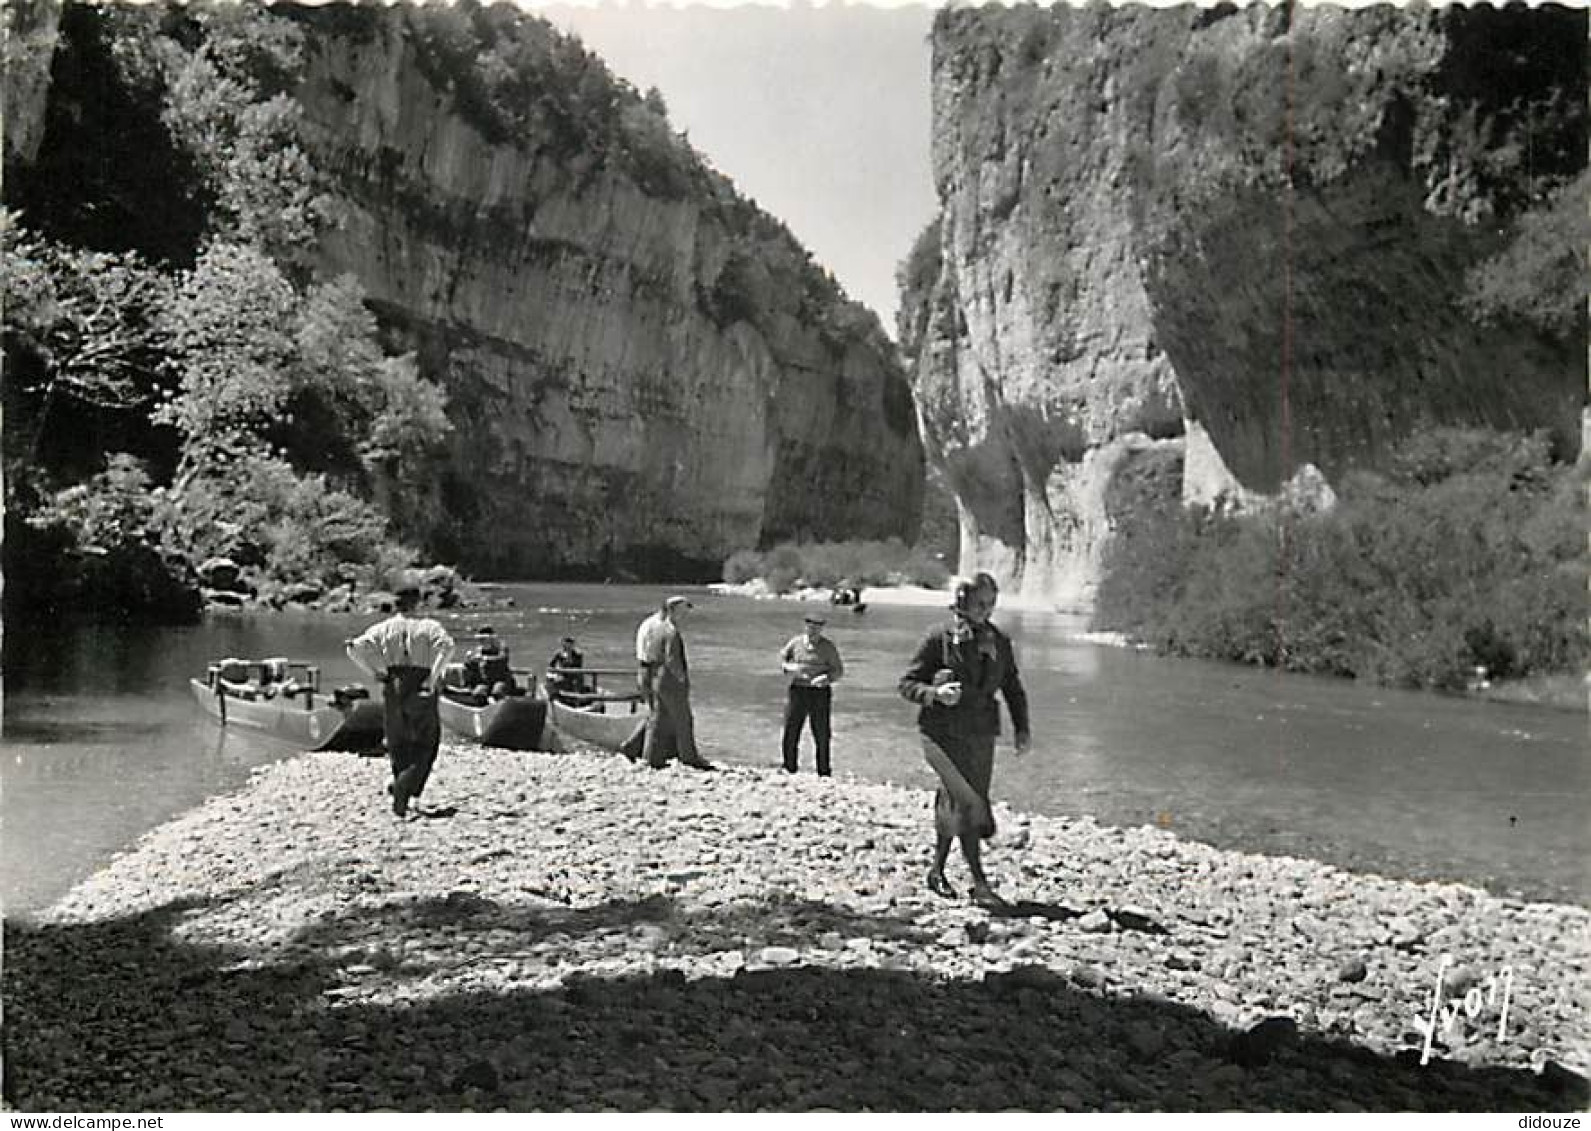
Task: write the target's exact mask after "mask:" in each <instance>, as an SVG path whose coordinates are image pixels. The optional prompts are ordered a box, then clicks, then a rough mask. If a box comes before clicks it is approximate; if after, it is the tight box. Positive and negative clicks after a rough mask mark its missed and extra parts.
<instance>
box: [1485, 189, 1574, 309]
mask: <svg viewBox="0 0 1591 1131" xmlns="http://www.w3.org/2000/svg"><path fill="white" fill-rule="evenodd" d="M1587 199H1591V170H1587V171H1586V172H1583V173H1581V174H1580V175H1579V176H1578V177H1576V178H1575V179H1574V180H1572V181H1569V182H1568V183H1566V184H1564V185H1563V186H1562V187H1560V188H1559V189H1558V190H1557V191H1556V192H1555V193H1553V194H1552V197H1551V199H1550V200H1549V201H1548V203H1547V205H1546V207H1543V208H1537V209H1534V210H1532V211H1529V212H1527V213H1525V214H1524V215H1523V216H1521V217H1520V218H1519V220H1518V222H1517V223H1516V224H1515V226H1514V232H1513V239H1512V240H1511V241H1510V243H1509V244H1508V246H1507V247H1505V248H1504V249H1503V250H1502V251H1500V252H1498V253H1497V254H1496V255H1494V256H1492V257H1491V258H1490V259H1487V260H1485V261H1484V262H1482V263H1480V264H1479V265H1477V266H1476V267H1474V268H1472V269H1471V270H1470V272H1469V274H1468V276H1467V277H1466V279H1465V300H1464V301H1465V307H1466V309H1468V311H1469V312H1470V313H1471V314H1473V315H1474V316H1475V317H1477V318H1479V319H1481V320H1483V321H1495V320H1498V319H1503V318H1519V319H1522V320H1523V321H1525V322H1528V323H1531V324H1533V325H1535V326H1538V327H1540V328H1541V329H1543V330H1546V331H1548V332H1549V333H1552V334H1556V335H1558V336H1561V337H1568V336H1570V335H1572V334H1573V333H1574V332H1575V330H1576V329H1577V328H1578V327H1580V326H1582V325H1583V324H1584V322H1583V319H1584V318H1585V310H1586V295H1587V294H1588V293H1591V259H1588V258H1587V250H1586V249H1587V248H1588V247H1591V214H1588V213H1587V211H1586V201H1587Z"/></svg>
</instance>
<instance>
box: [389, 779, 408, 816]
mask: <svg viewBox="0 0 1591 1131" xmlns="http://www.w3.org/2000/svg"><path fill="white" fill-rule="evenodd" d="M387 792H388V793H389V794H391V795H392V815H393V816H394V817H407V816H408V815H409V798H408V797H407V796H406V795H404V794H402V793H399V792H398V783H397V782H393V783H391V784H390V785H388V786H387Z"/></svg>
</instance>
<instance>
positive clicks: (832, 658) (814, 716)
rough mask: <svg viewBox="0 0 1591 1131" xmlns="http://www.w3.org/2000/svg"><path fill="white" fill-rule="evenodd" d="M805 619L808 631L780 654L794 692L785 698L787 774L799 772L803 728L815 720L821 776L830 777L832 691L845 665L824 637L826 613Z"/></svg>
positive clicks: (815, 739) (783, 747) (832, 645)
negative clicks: (809, 720) (809, 721)
mask: <svg viewBox="0 0 1591 1131" xmlns="http://www.w3.org/2000/svg"><path fill="white" fill-rule="evenodd" d="M803 619H804V620H805V623H806V631H805V632H803V633H802V634H801V635H799V636H793V637H791V638H790V642H789V643H788V644H786V645H785V646H784V648H783V649H782V650H781V651H780V652H779V660H780V662H781V665H782V666H783V668H784V672H785V674H786V675H788V676H789V677H790V689H789V691H788V693H787V694H786V696H785V705H784V741H783V743H782V744H781V753H783V755H784V768H785V770H786V772H788V773H792V774H793V773H795V772H796V769H797V766H798V764H799V762H798V760H799V757H800V750H801V729H802V728H803V727H804V726H805V725H806V722H807V720H808V719H811V720H812V742H813V744H814V745H815V746H816V747H817V763H818V776H819V777H823V778H826V777H828V776H830V774H831V773H832V769H831V767H830V765H829V736H830V733H831V731H830V724H829V720H830V717H831V712H830V707H831V705H832V702H833V698H834V692H833V690H832V689H833V686H834V682H835V681H836V680H837V679H839V678H840V677H841V676H843V675H844V674H845V665H844V664H843V663H842V662H841V661H840V650H839V649H838V648H836V647H835V646H834V641H832V640H830V639H829V638H828V637H827V636H824V635H823V627H824V624H825V623H826V622H825V620H824V617H823V614H822V613H808V614H807V615H806V617H805V618H803Z"/></svg>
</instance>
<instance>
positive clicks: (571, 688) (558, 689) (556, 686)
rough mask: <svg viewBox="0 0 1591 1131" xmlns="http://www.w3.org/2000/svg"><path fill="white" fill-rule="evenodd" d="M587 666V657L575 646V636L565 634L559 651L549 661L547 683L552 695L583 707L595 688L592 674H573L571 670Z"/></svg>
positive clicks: (572, 705) (560, 700) (563, 701)
mask: <svg viewBox="0 0 1591 1131" xmlns="http://www.w3.org/2000/svg"><path fill="white" fill-rule="evenodd" d="M585 666H586V658H585V656H584V655H582V654H581V652H580V649H579V648H577V647H575V638H574V637H573V636H565V637H564V638H563V642H562V644H561V645H560V647H559V648H558V651H557V652H555V653H554V654H553V657H552V659H550V660H548V661H547V684H548V690H550V691H551V692H552V697H553V698H554V699H556V700H557V701H558V702H560V703H565V704H568V705H569V706H571V707H582V706H584V705H585V704H586V703H588V702H589V700H588V699H587V698H586V696H588V695H590V694H591V693H592V691H593V690H594V689H593V688H592V680H591V677H590V676H583V675H571V674H569V673H570V672H572V671H574V670H576V669H579V668H583V667H585Z"/></svg>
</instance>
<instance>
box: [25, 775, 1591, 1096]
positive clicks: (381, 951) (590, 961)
mask: <svg viewBox="0 0 1591 1131" xmlns="http://www.w3.org/2000/svg"><path fill="white" fill-rule="evenodd" d="M385 774H386V771H385V766H384V764H383V763H382V762H381V761H380V760H374V759H358V758H354V757H351V756H349V755H340V754H313V755H305V756H302V757H298V758H294V759H292V760H290V761H286V762H282V763H278V764H276V765H272V766H269V767H266V768H263V769H261V770H260V771H258V772H257V773H256V775H255V776H254V778H253V780H252V781H251V783H250V784H249V785H248V786H247V787H245V788H244V789H243V790H241V791H240V792H238V793H236V794H234V795H230V796H223V797H218V798H215V799H213V800H212V801H210V802H208V803H206V804H205V805H203V806H200V807H199V808H197V809H195V810H193V811H191V812H190V813H188V814H186V815H184V816H182V817H180V818H178V819H176V820H174V821H172V822H170V823H169V824H167V825H165V826H163V827H161V828H159V829H156V830H155V831H153V832H151V833H150V834H149V835H147V836H146V837H144V838H143V839H142V840H141V841H140V842H139V843H138V844H137V845H135V846H134V847H132V848H131V849H129V850H128V851H127V852H125V853H124V854H123V855H121V856H120V857H118V858H117V859H116V860H114V861H113V862H112V863H111V864H110V865H109V866H108V867H107V868H106V869H104V870H103V871H102V872H100V873H99V874H97V875H95V876H93V877H91V878H90V879H89V880H87V881H85V882H84V883H83V884H81V885H79V886H78V887H77V888H76V889H75V890H74V891H73V892H72V893H70V894H69V895H68V896H67V897H66V898H65V899H63V900H62V901H61V902H60V903H59V904H57V905H56V906H55V907H54V908H52V909H51V910H50V911H49V912H48V913H46V914H45V915H44V916H43V917H42V919H41V920H40V921H39V922H37V923H12V924H8V925H7V934H6V940H5V943H6V954H5V957H6V978H5V1006H6V1020H7V1025H6V1037H5V1041H6V1048H5V1053H6V1069H7V1096H8V1099H9V1100H10V1102H11V1103H12V1104H13V1105H14V1106H15V1107H17V1108H19V1109H22V1110H54V1111H63V1110H98V1111H105V1110H123V1109H139V1110H185V1109H257V1108H271V1109H277V1108H282V1109H323V1108H342V1109H351V1110H365V1109H371V1108H399V1109H435V1108H440V1109H458V1108H477V1109H479V1108H488V1109H489V1108H508V1109H524V1108H530V1109H566V1108H574V1109H581V1110H585V1109H619V1110H633V1109H647V1108H671V1109H753V1110H754V1109H765V1110H797V1109H800V1110H805V1109H812V1108H826V1109H842V1110H850V1109H872V1110H898V1109H904V1110H918V1109H929V1110H933V1109H979V1110H987V1109H1010V1108H1026V1109H1046V1110H1048V1109H1057V1108H1060V1109H1097V1108H1105V1109H1146V1108H1174V1109H1232V1108H1262V1109H1283V1110H1300V1109H1303V1110H1315V1109H1325V1110H1363V1109H1370V1110H1383V1109H1397V1110H1401V1109H1449V1110H1510V1111H1512V1110H1558V1109H1562V1108H1566V1107H1574V1108H1581V1107H1583V1106H1584V1105H1585V1103H1586V1101H1587V1092H1586V1090H1585V1081H1584V1079H1583V1075H1584V1073H1585V1071H1586V1068H1587V1065H1588V1062H1591V1043H1588V1034H1591V1026H1588V1025H1587V1024H1586V1021H1587V1011H1588V1004H1591V1003H1588V984H1587V973H1586V972H1587V962H1588V957H1591V955H1588V947H1591V943H1588V940H1591V929H1588V928H1591V912H1588V911H1587V910H1586V909H1584V908H1580V907H1573V906H1562V905H1550V904H1524V903H1520V902H1517V901H1511V900H1505V899H1497V898H1494V897H1492V896H1490V895H1487V894H1485V893H1483V892H1481V891H1478V890H1475V889H1472V888H1469V887H1464V886H1459V885H1452V884H1431V883H1427V884H1416V883H1409V882H1403V881H1394V880H1390V879H1384V878H1380V877H1376V876H1366V875H1353V874H1349V873H1345V872H1342V871H1340V870H1338V869H1335V868H1331V867H1327V866H1325V865H1321V864H1318V863H1314V862H1311V861H1307V860H1298V859H1292V858H1271V857H1262V856H1255V855H1246V854H1240V853H1233V852H1225V851H1220V850H1217V849H1214V848H1211V847H1208V846H1205V845H1201V844H1197V843H1191V842H1184V841H1182V840H1179V839H1178V838H1176V837H1175V836H1173V835H1171V834H1170V833H1167V832H1163V831H1161V830H1157V829H1152V828H1140V829H1113V828H1102V827H1099V826H1097V825H1095V824H1094V823H1093V822H1091V821H1089V820H1086V819H1083V820H1072V819H1061V818H1048V817H1038V816H1028V815H1025V814H1020V813H1015V812H1012V811H1010V810H1009V809H1007V808H1005V807H1004V806H1000V807H999V808H998V809H997V815H998V818H999V821H1000V827H1001V831H1000V833H999V835H998V837H997V839H996V840H995V842H994V844H993V845H992V847H991V849H990V853H989V855H990V863H991V872H992V875H993V877H994V878H995V880H996V882H997V883H998V885H999V886H1000V887H1001V888H1002V890H1003V891H1004V892H1005V894H1006V895H1007V897H1008V898H1009V899H1011V900H1012V901H1013V907H1012V908H1011V913H1010V914H991V913H990V912H988V911H986V910H983V909H980V908H976V907H973V906H972V905H971V904H969V903H967V902H965V901H962V900H958V901H945V900H941V899H939V898H937V897H935V896H933V895H931V894H930V893H928V892H927V890H926V889H925V888H924V886H923V884H922V879H923V874H924V871H925V869H926V865H927V848H928V845H927V840H928V838H929V836H930V820H929V796H928V795H927V794H926V793H924V792H922V791H915V790H907V789H902V788H899V787H895V786H890V785H878V784H871V783H865V782H861V781H855V780H850V779H846V778H843V777H842V778H839V779H818V778H815V777H811V776H806V775H802V776H797V777H788V776H785V775H782V774H778V773H774V772H764V771H760V770H753V769H746V768H734V767H731V768H727V769H723V770H720V771H719V772H716V773H709V774H702V773H697V772H693V771H686V770H683V769H681V768H678V767H673V768H670V769H668V770H664V771H660V772H654V771H649V770H647V769H645V768H642V767H635V766H632V765H630V764H629V763H628V762H626V761H624V760H623V759H619V758H616V757H613V756H599V755H596V754H577V755H566V756H550V755H523V754H509V753H506V752H501V751H491V750H482V749H479V748H473V747H452V746H449V747H447V748H445V749H444V751H443V754H442V758H441V760H440V762H439V764H438V768H437V772H436V775H435V777H434V778H433V782H432V786H431V788H430V790H429V791H428V796H427V798H426V801H427V802H428V803H429V804H430V805H431V806H432V807H433V810H434V813H435V815H434V816H432V817H429V818H422V819H417V820H409V821H400V820H398V819H395V818H394V817H393V816H392V815H391V813H390V811H389V809H388V807H387V806H386V804H384V802H385V800H386V799H385V796H384V794H383V793H382V787H383V785H384V783H385V780H386V777H385ZM952 879H953V881H954V882H956V883H958V884H962V885H963V886H964V884H965V876H964V875H961V874H959V873H958V872H956V871H954V870H953V872H952ZM1443 956H1451V963H1450V964H1448V965H1445V966H1444V964H1443ZM1439 977H1440V978H1441V980H1442V983H1443V987H1444V988H1443V1002H1445V1003H1446V1008H1445V1011H1444V1008H1443V1007H1442V1006H1438V1009H1437V1018H1438V1021H1437V1027H1436V1034H1435V1040H1434V1046H1433V1049H1432V1057H1431V1060H1430V1063H1427V1064H1424V1065H1422V1064H1421V1063H1420V1060H1421V1058H1422V1052H1423V1040H1424V1038H1423V1037H1422V1035H1421V1033H1420V1031H1419V1030H1420V1025H1421V1024H1422V1023H1423V1021H1424V1020H1425V1019H1427V1018H1429V1016H1430V1014H1431V1007H1432V996H1433V991H1434V990H1435V988H1436V985H1437V981H1438V978H1439ZM1504 1000H1506V1002H1507V1010H1508V1015H1507V1018H1506V1021H1503V1022H1502V1024H1503V1031H1502V1033H1501V1034H1499V1031H1498V1030H1499V1023H1500V1021H1501V1020H1502V1019H1501V1018H1500V1012H1501V1010H1502V1008H1503V1003H1504ZM1471 1006H1473V1007H1474V1008H1473V1009H1472V1008H1470V1007H1471ZM1449 1018H1451V1023H1450V1024H1448V1023H1447V1022H1448V1019H1449ZM1538 1069H1540V1071H1538ZM1571 1070H1572V1071H1571Z"/></svg>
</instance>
